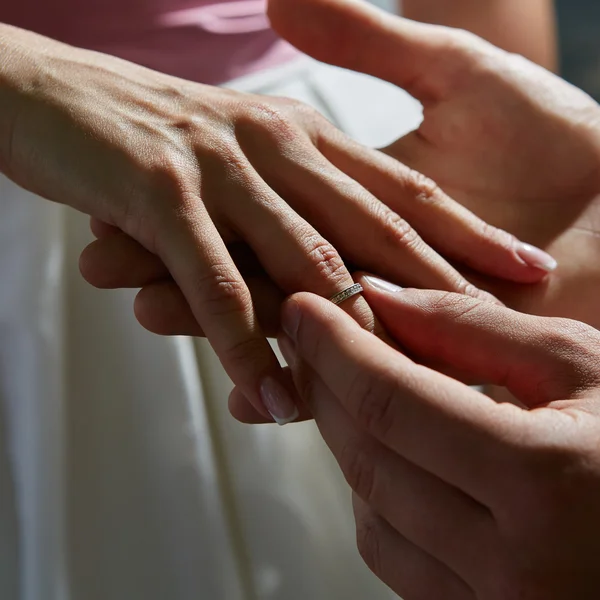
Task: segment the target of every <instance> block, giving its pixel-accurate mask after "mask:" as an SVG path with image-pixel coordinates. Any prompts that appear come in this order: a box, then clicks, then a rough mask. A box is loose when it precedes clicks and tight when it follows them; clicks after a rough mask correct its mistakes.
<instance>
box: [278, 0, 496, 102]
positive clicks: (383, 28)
mask: <svg viewBox="0 0 600 600" xmlns="http://www.w3.org/2000/svg"><path fill="white" fill-rule="evenodd" d="M268 15H269V18H270V20H271V24H272V26H273V28H274V29H275V30H276V31H277V32H278V33H279V34H280V35H281V36H282V37H283V38H284V39H286V40H287V41H289V42H290V43H291V44H293V45H294V46H296V47H297V48H299V49H300V50H302V51H303V52H305V53H306V54H308V55H310V56H312V57H313V58H316V59H317V60H320V61H323V62H326V63H329V64H333V65H337V66H340V67H344V68H347V69H351V70H354V71H360V72H363V73H367V74H369V75H373V76H375V77H378V78H379V79H384V80H386V81H389V82H391V83H394V84H396V85H398V86H400V87H402V88H403V89H405V90H407V91H408V92H409V93H411V94H412V95H413V96H415V97H417V98H419V99H420V100H426V99H429V98H438V97H439V96H441V95H443V94H444V91H445V90H447V89H448V86H449V85H450V83H451V82H452V81H453V80H454V77H453V75H455V74H456V73H457V72H458V71H462V70H464V68H465V66H468V65H469V64H471V63H473V62H474V61H476V60H477V54H476V53H474V52H473V47H478V46H481V47H482V48H488V52H489V49H491V48H493V47H492V46H490V45H489V44H487V43H486V42H484V41H483V40H480V39H479V38H477V37H476V36H473V35H471V34H467V33H465V32H463V31H458V30H453V29H450V28H447V27H441V26H436V25H426V24H423V23H417V22H415V21H410V20H408V19H402V18H400V17H396V16H393V15H391V14H389V13H387V12H385V11H383V10H380V9H378V8H375V7H374V6H372V5H369V4H367V3H366V2H363V1H361V0H269V4H268Z"/></svg>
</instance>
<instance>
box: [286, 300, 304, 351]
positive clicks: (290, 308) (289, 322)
mask: <svg viewBox="0 0 600 600" xmlns="http://www.w3.org/2000/svg"><path fill="white" fill-rule="evenodd" d="M299 325H300V306H298V303H297V302H296V301H295V300H288V301H287V302H286V303H285V304H284V306H283V315H282V319H281V326H282V327H283V330H284V331H285V332H286V333H287V334H288V335H289V336H290V338H291V339H292V341H294V342H295V341H296V337H297V335H298V327H299Z"/></svg>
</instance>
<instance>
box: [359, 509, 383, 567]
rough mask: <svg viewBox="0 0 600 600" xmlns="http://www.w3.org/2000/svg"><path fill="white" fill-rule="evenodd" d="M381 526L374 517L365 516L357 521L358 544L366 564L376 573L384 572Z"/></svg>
mask: <svg viewBox="0 0 600 600" xmlns="http://www.w3.org/2000/svg"><path fill="white" fill-rule="evenodd" d="M380 535H381V533H380V526H379V524H378V523H377V521H376V520H375V519H374V518H373V517H369V516H363V517H361V519H360V520H357V523H356V545H357V548H358V553H359V554H360V556H361V558H362V559H363V560H364V562H365V564H366V565H367V566H368V567H369V569H371V571H373V573H375V574H381V572H382V554H381V538H380Z"/></svg>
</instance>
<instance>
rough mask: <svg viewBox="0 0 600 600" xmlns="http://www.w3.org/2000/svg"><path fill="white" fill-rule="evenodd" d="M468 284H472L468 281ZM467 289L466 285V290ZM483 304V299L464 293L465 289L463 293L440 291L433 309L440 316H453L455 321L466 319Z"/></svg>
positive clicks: (433, 302)
mask: <svg viewBox="0 0 600 600" xmlns="http://www.w3.org/2000/svg"><path fill="white" fill-rule="evenodd" d="M467 285H470V284H468V282H467ZM466 289H467V288H466V287H465V288H464V290H466ZM473 289H475V288H473ZM481 305H482V301H481V300H477V299H476V298H473V297H472V294H464V291H463V293H460V292H459V293H456V292H440V293H439V294H436V296H435V297H434V299H433V300H432V302H431V311H432V313H433V314H434V316H437V317H438V318H441V319H447V318H451V319H452V320H453V321H458V320H466V319H467V318H468V317H469V316H470V315H471V314H472V313H475V312H476V311H478V310H479V308H480V306H481Z"/></svg>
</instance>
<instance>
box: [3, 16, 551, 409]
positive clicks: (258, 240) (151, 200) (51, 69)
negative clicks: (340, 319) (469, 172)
mask: <svg viewBox="0 0 600 600" xmlns="http://www.w3.org/2000/svg"><path fill="white" fill-rule="evenodd" d="M0 44H1V45H2V46H3V47H4V50H6V49H7V51H8V55H9V56H10V58H11V60H10V61H5V62H4V63H1V64H0V75H1V77H0V109H1V111H2V117H1V119H0V121H1V122H0V134H3V135H0V140H6V143H3V144H2V147H0V167H1V168H2V170H3V172H4V173H5V174H7V175H8V176H9V177H10V178H11V179H13V180H14V181H15V182H17V183H18V184H20V185H22V186H24V187H26V188H28V189H29V190H31V191H33V192H35V193H37V194H39V195H41V196H44V197H46V198H49V199H51V200H55V201H58V202H61V203H64V204H68V205H70V206H72V207H74V208H77V209H78V210H80V211H82V212H85V213H88V214H90V215H92V216H93V217H95V218H97V219H100V220H102V221H103V222H105V223H109V224H111V225H113V226H115V227H117V228H118V229H119V230H121V231H122V232H124V233H125V234H127V235H128V236H130V237H131V238H132V239H134V240H135V241H136V242H137V243H138V244H140V246H141V247H143V248H144V249H145V251H147V252H148V253H150V254H153V255H156V256H158V257H159V258H160V261H161V262H162V263H163V264H164V265H165V267H166V269H167V271H168V273H169V275H170V276H171V277H172V278H173V281H174V282H175V283H176V285H177V286H178V287H179V288H180V290H181V292H182V294H183V296H184V297H185V300H186V302H187V304H188V305H189V307H190V311H191V314H192V315H193V317H194V318H195V320H196V321H197V322H198V324H199V325H200V327H201V328H202V330H203V331H204V333H205V334H206V336H207V337H208V339H209V340H210V342H211V343H212V345H213V347H214V348H215V350H216V352H217V354H218V355H219V357H220V359H221V361H222V363H223V365H224V366H225V368H226V370H227V372H228V373H229V375H230V376H231V378H232V379H233V380H234V382H235V383H236V384H237V385H238V386H239V387H240V389H242V390H243V391H244V393H245V394H246V395H247V397H248V398H249V399H250V401H251V402H252V403H253V405H254V406H255V407H256V408H257V409H258V410H259V411H260V412H261V413H262V414H263V415H265V416H267V415H268V413H269V412H270V413H271V414H273V413H278V414H277V416H278V417H280V418H283V419H285V418H286V417H287V416H289V415H290V414H292V413H293V412H294V406H293V399H292V390H291V389H289V382H288V381H287V379H286V378H285V377H284V376H283V372H282V371H281V367H280V365H279V364H278V361H277V359H276V357H275V355H274V354H273V352H272V350H271V348H270V346H269V345H268V343H267V341H266V339H265V336H264V332H263V331H262V329H261V327H260V324H259V322H258V319H257V313H256V310H255V308H254V306H253V302H252V297H251V294H250V292H249V289H248V285H247V283H246V282H245V281H244V279H243V277H242V276H241V274H240V272H239V270H238V268H237V267H236V266H235V264H234V262H233V260H232V258H231V256H230V254H229V252H228V249H227V246H226V244H228V243H232V242H238V241H243V242H245V243H246V244H247V246H248V247H249V249H250V250H251V252H252V253H253V254H254V255H255V256H256V257H257V259H258V261H259V263H260V265H261V266H262V268H263V269H264V271H265V273H267V274H268V277H269V279H270V280H271V281H272V282H273V283H274V284H275V285H276V287H277V288H278V289H279V290H281V291H283V292H284V293H286V294H288V293H291V292H295V291H298V290H308V291H312V292H314V293H317V294H319V295H322V296H330V295H333V294H335V293H336V292H338V291H340V290H341V289H344V288H346V287H347V286H348V285H350V284H351V283H352V278H351V276H350V273H349V272H348V270H347V268H346V266H345V264H344V262H343V261H342V258H341V257H340V254H339V253H341V254H342V255H343V256H344V258H345V259H347V260H350V261H352V262H354V263H356V264H358V265H359V266H360V267H362V268H364V269H368V270H370V271H375V272H377V273H378V274H380V275H382V276H384V277H387V278H389V279H393V280H396V281H399V282H401V283H407V284H410V285H415V286H420V287H435V288H440V289H445V290H452V291H460V292H465V293H470V294H472V295H481V292H479V290H476V289H475V288H473V286H471V285H470V284H469V283H468V282H467V281H466V280H465V279H464V278H463V277H462V276H461V275H460V274H459V273H458V271H456V270H455V269H454V268H453V267H452V266H450V264H449V263H448V262H446V260H445V259H443V258H442V257H441V256H440V255H439V254H437V253H436V251H434V250H433V249H432V247H430V246H429V245H428V243H430V244H433V245H434V246H435V248H436V250H439V251H440V252H442V253H443V254H444V255H445V256H447V257H448V258H450V259H452V260H454V261H456V262H459V263H461V264H463V265H468V266H469V267H471V268H474V269H476V270H478V271H480V272H483V273H488V274H491V275H495V276H499V277H505V278H508V279H511V280H513V281H519V282H531V281H538V280H540V279H541V278H542V277H543V276H544V274H545V272H544V271H543V269H539V268H536V266H535V264H532V263H531V261H529V263H528V262H527V255H526V254H523V252H522V251H523V246H522V245H521V244H520V243H518V242H517V241H516V240H515V239H514V238H513V237H512V236H510V235H508V234H506V233H504V232H502V231H499V230H497V229H495V228H492V227H488V226H486V225H485V224H484V223H483V222H481V221H480V220H479V219H477V218H476V217H474V216H473V215H472V214H470V213H469V212H468V211H466V210H465V209H464V208H463V207H461V206H460V205H458V204H456V203H454V202H453V201H451V200H450V199H449V198H448V197H447V196H445V195H444V194H443V193H442V192H440V191H439V189H437V188H436V187H435V186H434V185H433V184H432V183H431V182H430V181H429V180H427V179H425V178H423V177H421V176H418V175H416V174H415V172H414V171H412V170H410V169H409V168H407V167H404V166H402V165H401V164H399V163H397V162H396V161H395V160H393V159H392V158H390V157H388V156H385V155H384V154H383V153H380V152H377V151H375V150H370V149H367V148H363V147H361V146H359V145H358V144H356V143H354V142H352V141H351V140H349V139H348V138H346V137H345V136H344V135H343V134H341V133H340V132H339V131H338V130H336V129H335V128H334V127H333V126H332V125H331V124H330V123H329V122H327V121H326V120H325V119H324V118H323V117H321V116H319V115H318V114H317V113H316V112H315V111H313V110H311V109H309V108H307V107H306V106H304V105H302V104H299V103H297V102H293V101H289V100H284V99H276V98H263V97H258V96H252V95H244V94H240V93H236V92H231V91H226V90H222V89H219V88H213V87H209V86H203V85H198V84H194V83H190V82H186V81H182V80H179V79H176V78H173V77H169V76H166V75H162V74H159V73H155V72H153V71H150V70H147V69H145V68H142V67H139V66H137V65H133V64H131V63H127V62H124V61H121V60H118V59H115V58H112V57H108V56H105V55H101V54H96V53H92V52H89V51H84V50H79V49H75V48H71V47H68V46H65V45H62V44H59V43H56V42H53V41H51V40H47V39H45V38H41V37H39V36H35V35H33V34H29V33H27V32H23V31H21V30H18V29H14V28H11V27H6V26H0ZM398 215H401V216H398ZM405 219H406V220H405ZM408 223H411V225H412V226H413V227H414V228H415V229H413V228H412V227H411V226H410V225H409V224H408ZM417 231H418V232H419V234H420V236H421V237H420V236H419V235H418V234H417ZM338 252H339V253H338ZM523 257H524V258H525V260H524V259H523ZM83 266H84V271H85V272H86V274H87V275H88V277H89V278H90V279H93V268H92V267H91V266H90V264H89V263H86V262H85V260H84V262H83ZM345 308H346V309H347V310H348V311H349V312H350V313H352V315H353V316H354V317H355V318H356V319H357V320H358V321H359V322H360V323H361V324H362V325H363V326H365V327H367V328H371V329H372V328H373V317H372V314H371V312H370V310H369V309H368V306H367V305H366V303H365V301H364V300H363V299H362V298H360V297H357V298H355V299H353V300H351V301H349V302H347V303H346V304H345ZM265 405H268V407H269V411H267V410H266V409H265Z"/></svg>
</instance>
